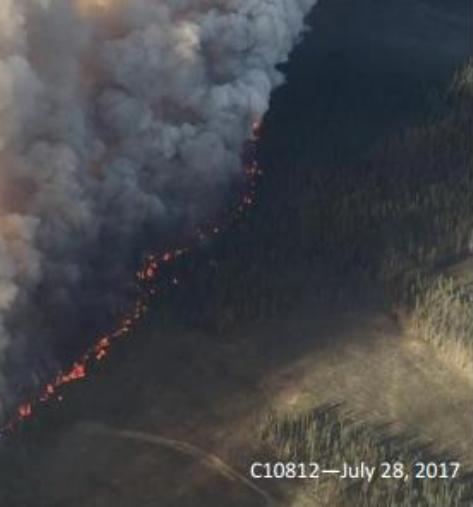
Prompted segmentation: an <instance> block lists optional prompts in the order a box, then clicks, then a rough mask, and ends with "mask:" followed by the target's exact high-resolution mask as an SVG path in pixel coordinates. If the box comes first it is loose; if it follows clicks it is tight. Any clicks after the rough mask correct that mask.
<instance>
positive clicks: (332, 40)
mask: <svg viewBox="0 0 473 507" xmlns="http://www.w3.org/2000/svg"><path fill="white" fill-rule="evenodd" d="M382 7H383V8H381V5H380V3H379V2H376V1H375V0H359V1H357V2H354V1H349V0H323V1H322V0H321V2H320V4H319V6H318V7H317V8H316V9H315V10H314V13H313V16H312V17H311V20H310V22H311V25H313V31H312V32H310V33H308V34H307V35H306V37H305V39H304V40H303V41H302V42H301V44H300V46H299V47H298V48H297V50H296V51H295V53H294V54H293V56H292V58H291V60H290V62H289V63H288V65H287V66H286V68H285V73H286V75H287V84H286V85H284V86H283V87H282V88H281V89H279V90H278V91H277V92H276V93H275V94H274V97H273V103H272V107H271V110H270V112H269V114H268V115H267V117H266V119H265V122H264V125H263V127H262V132H261V140H260V143H259V146H258V153H257V157H258V162H259V165H260V167H261V168H262V170H263V172H264V174H263V176H262V178H260V180H259V181H258V189H257V190H258V193H257V195H258V199H257V202H256V203H255V205H254V206H253V207H252V208H251V209H250V210H248V211H247V212H246V213H245V214H244V215H243V216H242V218H241V220H240V221H239V222H238V223H236V224H233V225H232V226H231V227H230V228H229V229H228V230H225V231H223V232H222V234H221V235H219V236H217V237H216V238H215V239H214V240H212V241H211V242H207V243H203V244H201V245H198V246H196V247H195V254H194V255H193V256H190V257H187V258H185V259H184V260H183V261H182V262H181V264H179V265H178V266H177V267H176V272H177V274H178V276H179V284H178V285H177V286H176V287H174V288H173V289H172V290H171V291H168V292H167V293H166V294H165V295H164V296H163V297H162V298H161V299H157V300H156V302H155V305H154V307H153V308H152V309H151V311H150V313H149V315H148V316H147V318H146V319H145V320H144V321H143V322H142V323H141V324H140V325H139V327H138V329H137V330H136V332H135V333H134V336H133V340H131V341H125V342H122V343H119V344H118V345H117V346H116V348H114V349H113V350H112V352H111V354H110V357H109V358H108V359H107V361H104V362H103V364H101V366H100V368H98V369H97V370H96V371H94V372H92V374H91V375H90V376H89V377H87V378H86V379H84V380H83V381H82V382H79V383H77V384H75V385H72V386H68V387H66V388H65V389H64V392H63V393H61V394H62V395H63V396H64V399H63V400H62V401H59V400H58V401H55V402H52V403H50V404H48V405H47V406H44V407H43V408H42V409H41V411H40V412H39V413H38V414H37V415H36V416H35V417H33V418H32V419H31V420H29V421H26V422H25V423H24V424H22V425H21V426H20V427H19V428H18V431H17V432H16V433H15V434H13V435H11V436H10V437H8V438H6V439H4V440H3V442H2V446H1V449H0V472H1V479H0V504H1V505H7V506H9V507H17V506H18V507H64V506H66V505H67V506H68V507H76V506H77V507H79V506H81V507H92V506H94V507H109V506H112V505H113V506H114V507H136V506H140V507H146V506H149V507H151V506H153V507H156V506H162V507H210V506H212V505H215V506H217V505H218V506H221V505H225V506H226V507H232V506H235V507H243V506H244V507H252V506H254V507H259V506H263V505H278V506H279V505H280V506H284V507H289V506H291V507H304V506H311V507H314V506H327V507H328V506H330V507H333V506H340V507H366V506H367V507H370V506H373V507H380V506H381V505H386V506H388V505H391V506H421V505H422V506H428V507H445V506H447V505H451V506H456V505H464V504H465V502H466V500H467V499H469V498H472V496H471V495H472V494H473V492H472V491H471V489H469V485H468V484H469V480H470V479H471V476H470V475H469V474H471V473H473V459H472V456H473V424H472V420H471V414H472V413H473V412H472V410H473V399H472V397H471V392H472V388H473V385H472V384H473V376H472V368H473V363H472V362H469V361H468V360H466V361H464V359H465V358H469V357H470V356H469V354H470V353H471V341H469V340H470V339H473V334H472V333H470V330H471V329H472V328H473V316H470V315H469V314H468V315H467V317H468V319H470V317H471V320H468V319H466V320H465V321H463V320H462V321H461V322H460V323H459V322H458V319H459V315H464V314H465V312H464V311H463V309H464V308H465V307H464V306H462V304H463V303H464V301H465V297H466V296H465V294H467V292H468V287H470V285H471V276H472V275H471V269H472V268H471V263H472V261H471V257H470V254H471V252H470V251H469V244H470V241H471V232H472V231H473V199H471V197H472V189H473V187H472V185H473V144H472V143H471V139H472V135H473V130H472V119H473V115H472V112H473V85H472V83H473V77H472V76H473V66H472V64H471V63H470V64H468V63H467V61H468V58H469V57H470V56H471V55H472V51H471V50H472V48H471V37H470V33H471V28H472V27H471V16H467V15H465V14H467V13H468V12H469V13H470V14H471V2H466V1H463V0H455V2H448V4H447V2H441V1H440V0H429V1H427V0H423V1H421V0H417V1H413V0H410V1H407V0H398V1H396V2H394V1H391V0H386V2H383V6H382ZM452 277H453V278H452ZM450 279H452V280H453V281H451V282H449V281H448V280H450ZM449 284H450V285H449ZM438 315H442V319H441V320H439V319H438V318H437V316H438ZM469 326H470V327H469ZM445 329H454V330H455V332H452V333H446V332H445ZM280 458H284V459H294V458H298V459H308V458H310V459H323V460H324V461H325V462H326V464H327V466H336V465H337V463H338V462H339V461H340V460H343V459H346V460H352V461H353V460H356V459H357V460H360V459H365V461H368V462H379V461H381V460H382V459H389V460H396V459H403V460H406V461H409V460H415V459H425V460H427V459H435V460H447V459H456V460H458V461H461V463H462V470H461V476H460V477H459V478H458V479H457V480H448V481H444V482H439V481H427V482H424V483H420V482H416V481H412V482H409V483H408V484H407V485H406V486H405V488H404V489H402V488H401V489H402V491H400V488H398V485H397V484H396V483H393V482H390V481H388V482H387V483H386V484H384V483H380V482H379V481H378V482H375V483H374V485H373V487H370V488H366V487H365V486H363V485H362V484H360V483H355V484H352V486H351V487H350V488H349V489H348V487H345V485H343V484H339V483H338V482H337V481H331V480H327V481H321V482H320V484H319V486H318V487H315V486H314V484H313V483H312V482H310V481H309V482H307V481H301V482H293V483H288V482H286V481H251V480H249V476H248V468H249V464H250V463H251V462H252V461H254V460H259V461H263V460H264V459H270V460H276V459H280ZM373 464H374V463H373ZM380 499H382V500H380ZM388 501H389V502H390V503H384V504H383V503H380V502H388ZM462 502H463V504H462Z"/></svg>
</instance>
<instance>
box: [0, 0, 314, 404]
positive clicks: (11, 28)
mask: <svg viewBox="0 0 473 507" xmlns="http://www.w3.org/2000/svg"><path fill="white" fill-rule="evenodd" d="M314 3H315V0H121V1H120V0H115V1H113V0H108V1H107V0H76V1H72V0H0V363H1V364H0V372H2V373H1V385H0V394H1V396H2V398H3V399H4V400H5V402H8V399H9V398H10V399H11V398H14V397H15V396H17V395H18V385H19V384H22V383H23V384H29V385H31V383H32V382H34V381H35V378H34V375H35V374H36V372H38V371H42V369H46V370H47V369H48V368H51V367H52V366H53V365H52V363H51V361H52V359H53V357H54V353H53V352H54V351H57V350H58V349H62V350H72V349H73V347H74V345H73V343H74V340H75V339H77V338H78V337H80V336H81V335H83V334H85V333H87V332H89V331H90V330H92V329H95V328H99V327H100V326H101V325H102V323H103V322H105V320H106V316H107V315H109V313H110V312H111V311H113V309H115V308H117V306H119V304H120V302H121V296H124V295H125V293H126V287H127V286H126V284H127V283H129V282H130V281H131V278H132V276H131V274H132V273H133V267H136V259H137V255H138V253H139V250H140V249H143V248H145V247H146V246H150V245H154V244H159V240H160V237H165V236H166V235H167V234H170V231H173V230H174V229H179V230H187V229H190V228H191V227H192V226H193V225H194V224H195V223H197V222H199V220H201V219H202V218H203V217H204V216H205V214H206V213H208V212H209V209H210V208H211V205H215V203H218V199H219V196H220V195H222V192H224V190H225V188H226V186H228V185H229V183H231V182H232V180H234V178H236V177H238V174H239V173H240V171H241V167H240V166H241V160H240V153H241V146H242V143H243V142H244V140H245V139H246V138H248V136H249V135H250V129H251V124H252V122H253V121H254V120H255V119H258V118H260V117H261V116H262V115H263V114H264V113H265V111H266V109H267V107H268V100H269V96H270V92H271V90H272V89H273V88H274V87H275V86H277V85H278V84H280V83H281V75H280V74H279V73H278V71H277V70H276V69H275V65H276V64H278V63H279V62H282V61H284V60H285V59H286V58H287V56H288V53H289V51H290V50H291V48H292V47H293V45H294V43H295V42H296V40H297V38H298V36H299V35H300V33H301V31H302V30H303V27H304V24H303V19H304V16H305V15H306V14H307V13H308V11H309V10H310V8H311V7H312V6H313V4H314ZM71 344H72V345H71Z"/></svg>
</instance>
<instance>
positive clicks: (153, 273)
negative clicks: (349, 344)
mask: <svg viewBox="0 0 473 507" xmlns="http://www.w3.org/2000/svg"><path fill="white" fill-rule="evenodd" d="M81 3H83V4H89V3H94V4H101V3H104V4H105V3H107V4H108V3H112V2H106V1H104V2H100V1H94V2H92V1H91V2H85V1H83V2H81ZM259 132H260V124H259V123H255V124H254V125H253V136H252V137H251V140H250V142H251V143H252V144H253V145H254V144H255V142H256V141H257V140H258V138H259ZM244 171H245V175H246V178H247V186H248V188H249V190H247V191H246V192H245V193H244V194H243V195H242V196H241V199H240V203H239V204H238V205H237V206H236V208H235V210H234V211H233V212H232V213H231V214H230V215H229V217H228V219H227V220H226V221H225V220H224V221H223V223H222V224H221V226H217V225H215V224H207V226H206V227H200V228H198V229H197V230H196V231H195V234H194V236H195V238H196V239H198V240H206V239H208V238H210V237H211V236H213V235H217V234H220V233H221V231H222V229H223V227H222V226H229V225H231V223H234V222H235V221H236V220H238V219H239V218H240V217H241V215H242V213H243V212H244V211H245V210H246V209H247V208H248V207H249V206H251V205H252V204H253V203H254V201H255V198H256V190H255V187H256V184H257V178H259V177H260V176H261V175H262V171H261V169H260V168H259V166H258V164H257V162H256V161H255V160H254V153H253V157H252V160H251V161H249V162H247V163H245V164H244ZM188 253H190V249H189V248H176V249H174V250H168V251H165V252H164V253H162V254H150V255H148V256H147V257H146V259H145V261H144V263H143V265H142V267H141V268H140V269H139V270H138V271H137V272H136V277H137V280H138V283H139V289H140V290H139V292H140V295H139V297H138V299H137V301H136V302H135V305H134V307H133V308H132V309H131V311H130V312H129V313H127V314H125V315H124V316H123V317H122V318H121V319H120V321H119V324H118V325H117V327H116V328H115V329H114V330H112V331H110V332H109V333H106V334H103V335H101V336H100V337H99V338H98V339H97V341H96V342H95V344H94V345H93V346H92V347H90V348H89V349H88V350H87V351H86V352H85V353H84V354H83V355H82V356H81V357H80V358H79V359H77V360H76V361H75V362H74V363H73V365H72V366H71V367H70V368H69V369H68V370H66V371H60V372H59V373H58V374H57V375H56V377H55V379H54V380H53V381H52V382H50V383H49V384H47V385H46V386H45V387H44V388H43V389H42V391H41V392H40V393H39V395H38V396H37V397H36V398H34V399H32V400H30V401H27V402H25V403H22V404H21V405H20V406H19V407H18V408H17V410H16V413H15V415H14V416H13V418H12V419H11V420H10V422H9V423H8V424H7V425H6V426H4V427H3V428H0V436H2V435H3V434H5V433H6V432H8V431H12V430H13V429H15V427H16V426H17V425H18V424H19V423H20V422H21V421H23V420H25V419H28V418H30V417H31V416H32V415H33V413H34V410H35V408H36V407H37V406H38V405H39V404H42V403H46V402H48V401H50V400H52V399H57V400H58V401H62V396H61V395H58V390H59V389H60V388H61V387H63V386H64V385H67V384H71V383H72V382H76V381H79V380H82V379H84V378H85V377H86V376H87V373H88V371H89V370H90V368H91V367H92V366H93V365H94V364H97V363H98V362H100V361H102V360H103V359H104V358H105V357H106V356H107V355H108V352H109V350H110V348H111V346H112V345H113V343H114V341H115V340H117V339H118V338H123V337H126V336H128V335H129V334H130V333H131V331H132V330H133V329H134V328H135V326H136V324H137V323H138V322H139V321H140V320H141V319H142V317H143V316H144V315H145V313H146V312H147V309H148V306H149V301H150V299H151V298H152V297H154V296H155V295H156V294H157V293H158V284H157V282H158V277H159V274H160V267H161V266H162V265H163V264H166V263H172V262H175V261H176V260H177V259H178V258H180V257H182V256H184V255H186V254H188ZM169 283H170V284H171V285H177V284H178V279H177V278H176V277H173V278H172V279H171V280H169Z"/></svg>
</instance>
